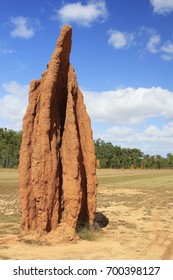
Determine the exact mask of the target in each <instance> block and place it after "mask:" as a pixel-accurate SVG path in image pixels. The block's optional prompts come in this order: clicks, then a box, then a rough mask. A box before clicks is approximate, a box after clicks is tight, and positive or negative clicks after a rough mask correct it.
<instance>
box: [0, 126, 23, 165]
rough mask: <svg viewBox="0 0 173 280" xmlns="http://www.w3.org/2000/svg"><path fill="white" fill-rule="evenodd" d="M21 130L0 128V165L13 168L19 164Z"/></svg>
mask: <svg viewBox="0 0 173 280" xmlns="http://www.w3.org/2000/svg"><path fill="white" fill-rule="evenodd" d="M21 140H22V132H21V131H19V132H16V131H13V130H12V129H9V130H8V129H6V128H5V129H3V128H0V167H1V168H2V167H3V168H4V167H5V168H15V167H17V166H18V164H19V150H20V145H21Z"/></svg>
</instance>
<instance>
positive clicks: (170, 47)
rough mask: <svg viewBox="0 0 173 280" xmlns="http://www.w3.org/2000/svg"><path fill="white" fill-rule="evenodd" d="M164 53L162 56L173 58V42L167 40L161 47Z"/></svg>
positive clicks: (167, 58) (165, 58)
mask: <svg viewBox="0 0 173 280" xmlns="http://www.w3.org/2000/svg"><path fill="white" fill-rule="evenodd" d="M161 51H162V52H163V53H162V58H163V59H164V60H168V61H169V60H172V59H173V43H171V42H166V43H165V44H164V45H163V46H162V47H161Z"/></svg>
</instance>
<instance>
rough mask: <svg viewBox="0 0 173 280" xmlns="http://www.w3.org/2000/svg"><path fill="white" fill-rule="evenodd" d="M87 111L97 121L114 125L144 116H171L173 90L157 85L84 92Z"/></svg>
mask: <svg viewBox="0 0 173 280" xmlns="http://www.w3.org/2000/svg"><path fill="white" fill-rule="evenodd" d="M85 100H86V103H87V108H88V112H89V114H90V115H91V117H92V118H93V119H94V120H96V121H101V122H107V123H110V124H113V125H117V124H118V125H119V124H121V125H125V124H139V123H141V122H143V121H144V120H145V119H147V118H151V117H158V116H160V115H162V116H164V117H165V118H166V119H170V118H173V112H172V109H171V108H172V106H173V92H170V91H168V90H166V89H162V88H160V87H158V88H155V87H152V88H137V89H135V88H125V89H118V90H115V91H107V92H100V93H97V92H87V91H85Z"/></svg>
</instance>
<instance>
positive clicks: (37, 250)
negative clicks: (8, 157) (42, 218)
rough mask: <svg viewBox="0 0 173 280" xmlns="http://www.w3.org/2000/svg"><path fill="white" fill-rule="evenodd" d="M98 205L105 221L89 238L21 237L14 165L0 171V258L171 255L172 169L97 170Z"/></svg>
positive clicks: (151, 257)
mask: <svg viewBox="0 0 173 280" xmlns="http://www.w3.org/2000/svg"><path fill="white" fill-rule="evenodd" d="M98 178H99V187H98V195H97V211H98V212H101V213H102V214H104V215H105V216H106V217H107V218H108V220H109V223H108V225H107V226H106V227H104V228H102V230H101V231H99V232H98V233H97V235H96V238H94V239H93V240H91V241H88V240H82V239H80V240H79V239H73V240H71V241H70V242H58V241H57V242H56V241H55V239H53V240H54V241H52V240H51V236H50V237H49V236H47V237H46V239H45V240H43V239H42V240H34V239H32V238H27V237H25V238H24V237H22V235H21V234H20V230H19V224H20V210H19V203H18V181H17V171H11V172H10V171H8V172H7V171H6V172H4V171H3V170H1V171H0V259H61V260H63V259H81V260H84V259H128V260H129V259H173V229H172V220H173V184H172V182H173V170H98Z"/></svg>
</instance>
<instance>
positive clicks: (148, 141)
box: [99, 122, 173, 156]
mask: <svg viewBox="0 0 173 280" xmlns="http://www.w3.org/2000/svg"><path fill="white" fill-rule="evenodd" d="M99 137H100V138H102V139H103V140H105V141H107V142H112V143H114V145H118V146H121V147H125V148H138V149H140V150H141V151H143V152H144V153H145V154H150V155H156V154H160V155H162V156H166V155H167V153H169V152H172V146H173V122H169V123H167V124H166V125H164V126H162V127H161V128H159V127H157V126H155V125H149V126H147V127H146V128H145V129H144V130H143V131H141V130H139V128H138V127H129V126H113V127H110V128H109V129H107V130H106V131H105V133H102V134H100V135H99Z"/></svg>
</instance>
